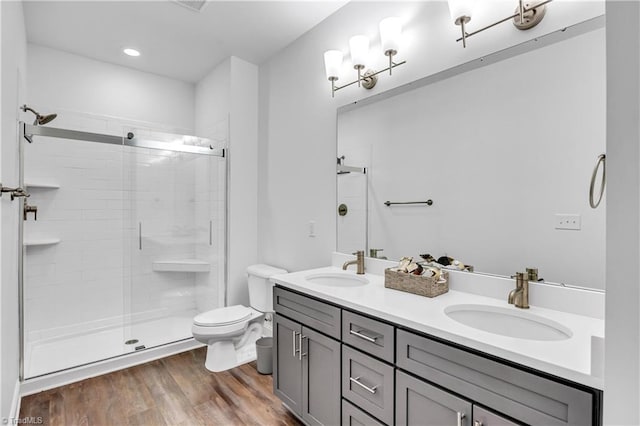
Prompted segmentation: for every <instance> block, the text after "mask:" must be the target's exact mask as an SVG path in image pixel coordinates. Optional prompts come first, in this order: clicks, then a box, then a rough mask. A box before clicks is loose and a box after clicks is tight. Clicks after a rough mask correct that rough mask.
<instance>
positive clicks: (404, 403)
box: [396, 371, 471, 426]
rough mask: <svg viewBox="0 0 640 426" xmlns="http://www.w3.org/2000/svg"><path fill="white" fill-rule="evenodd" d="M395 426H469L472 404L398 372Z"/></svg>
mask: <svg viewBox="0 0 640 426" xmlns="http://www.w3.org/2000/svg"><path fill="white" fill-rule="evenodd" d="M396 425H398V426H402V425H430V426H431V425H433V426H436V425H458V426H469V425H471V403H470V402H469V401H466V400H464V399H461V398H458V397H456V396H454V395H452V394H450V393H449V392H445V391H443V390H441V389H439V388H437V387H435V386H432V385H430V384H428V383H427V382H423V381H422V380H418V379H416V378H414V377H412V376H409V375H408V374H405V373H403V372H401V371H397V375H396Z"/></svg>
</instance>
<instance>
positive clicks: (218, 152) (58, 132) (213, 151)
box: [17, 121, 229, 382]
mask: <svg viewBox="0 0 640 426" xmlns="http://www.w3.org/2000/svg"><path fill="white" fill-rule="evenodd" d="M33 136H47V137H52V138H59V139H71V140H76V141H80V142H92V143H105V144H111V145H121V146H123V147H124V146H131V147H137V148H150V149H159V150H165V151H174V152H185V153H190V154H199V155H208V156H214V157H221V158H224V159H225V160H227V161H226V164H225V169H226V170H225V183H224V187H225V188H224V194H225V205H226V207H225V217H224V222H225V244H224V266H223V267H224V277H225V279H224V283H223V287H224V304H225V306H226V299H227V293H228V291H227V290H228V289H227V282H228V280H227V274H228V268H227V254H228V253H227V252H228V247H229V245H228V232H229V231H228V220H229V219H228V214H229V212H228V210H229V204H228V196H229V161H228V160H229V159H228V154H229V150H228V148H214V147H213V146H212V145H209V147H202V146H194V145H174V144H170V143H166V142H155V141H148V140H136V139H135V138H126V137H123V136H114V135H107V134H102V133H91V132H83V131H79V130H71V129H61V128H56V127H43V126H37V125H34V124H27V123H25V122H24V121H19V122H18V157H19V159H18V162H19V167H18V168H19V172H18V187H19V188H22V189H25V182H24V145H23V144H24V143H33V141H32V138H33ZM228 140H229V135H227V145H228ZM25 199H26V198H23V199H20V200H19V202H18V216H19V217H18V223H19V226H18V256H17V257H18V329H19V335H20V342H19V354H20V355H19V372H18V378H19V380H20V382H24V380H25V377H24V357H25V344H24V337H25V327H24V323H25V321H24V254H25V246H24V222H25V220H24V200H25ZM170 343H172V342H169V343H168V344H170ZM126 355H128V354H126V353H125V354H121V355H118V356H117V357H122V356H126ZM99 361H103V360H97V361H93V362H99ZM76 367H78V366H73V367H69V368H66V369H63V370H60V371H66V370H71V369H73V368H76ZM57 372H59V371H56V372H55V373H57ZM52 373H54V372H50V373H47V374H52Z"/></svg>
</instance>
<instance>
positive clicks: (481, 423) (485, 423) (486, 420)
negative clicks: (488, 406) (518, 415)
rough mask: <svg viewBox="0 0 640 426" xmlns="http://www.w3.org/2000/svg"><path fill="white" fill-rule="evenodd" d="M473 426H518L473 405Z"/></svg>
mask: <svg viewBox="0 0 640 426" xmlns="http://www.w3.org/2000/svg"><path fill="white" fill-rule="evenodd" d="M473 426H518V423H514V422H512V421H511V420H508V419H505V418H504V417H502V416H500V415H498V414H495V413H492V412H491V411H488V410H485V409H484V408H481V407H478V406H477V405H474V406H473Z"/></svg>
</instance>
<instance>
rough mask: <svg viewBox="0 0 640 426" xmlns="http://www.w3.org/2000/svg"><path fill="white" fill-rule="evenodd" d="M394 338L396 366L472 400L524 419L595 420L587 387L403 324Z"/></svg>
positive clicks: (568, 422) (537, 421)
mask: <svg viewBox="0 0 640 426" xmlns="http://www.w3.org/2000/svg"><path fill="white" fill-rule="evenodd" d="M396 338H397V354H396V360H397V361H396V362H397V365H398V367H399V368H402V369H404V370H406V371H409V372H411V373H414V374H416V375H418V376H420V377H423V378H425V379H427V380H429V381H431V382H433V383H436V384H438V385H440V386H442V387H444V388H447V389H450V390H451V391H452V392H455V393H458V394H460V395H464V396H465V397H467V398H469V399H470V400H473V401H474V402H478V403H480V404H482V405H485V406H488V407H491V408H492V409H495V410H496V411H499V412H501V413H504V414H506V415H507V416H510V417H513V418H514V419H517V420H519V421H522V422H524V423H528V424H544V425H548V426H552V425H591V424H594V418H593V408H592V404H593V399H594V396H593V395H592V394H591V393H589V392H585V391H582V390H579V389H576V388H573V387H571V386H568V385H564V384H561V383H558V382H555V381H553V380H549V379H546V378H543V377H540V376H537V375H535V374H533V373H528V372H525V371H523V370H520V369H518V368H515V367H511V366H509V365H505V364H502V363H500V362H497V361H493V360H490V359H487V358H484V357H482V356H479V355H475V354H472V353H470V352H467V351H464V350H461V349H457V348H454V347H452V346H448V345H445V344H442V343H440V342H436V341H435V340H432V339H429V338H426V337H423V336H419V335H417V334H413V333H410V332H407V331H404V330H398V332H397V335H396Z"/></svg>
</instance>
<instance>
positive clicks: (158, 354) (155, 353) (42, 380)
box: [20, 338, 205, 396]
mask: <svg viewBox="0 0 640 426" xmlns="http://www.w3.org/2000/svg"><path fill="white" fill-rule="evenodd" d="M203 346H205V345H204V344H202V343H200V342H198V341H196V340H195V339H193V338H189V339H185V340H181V341H178V342H174V343H168V344H166V345H162V346H157V347H154V348H149V349H145V350H141V351H137V352H131V353H129V354H126V355H121V356H117V357H114V358H109V359H106V360H103V361H98V362H94V363H91V364H86V365H82V366H79V367H74V368H70V369H67V370H62V371H58V372H56V373H51V374H46V375H43V376H38V377H34V378H31V379H26V380H25V381H23V382H22V383H21V384H20V395H21V396H27V395H32V394H34V393H38V392H42V391H45V390H48V389H53V388H57V387H59V386H63V385H68V384H70V383H75V382H79V381H81V380H85V379H89V378H92V377H96V376H101V375H103V374H106V373H111V372H113V371H118V370H123V369H125V368H129V367H133V366H135V365H140V364H144V363H146V362H149V361H154V360H156V359H160V358H165V357H168V356H171V355H175V354H179V353H181V352H187V351H190V350H192V349H196V348H200V347H203Z"/></svg>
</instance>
